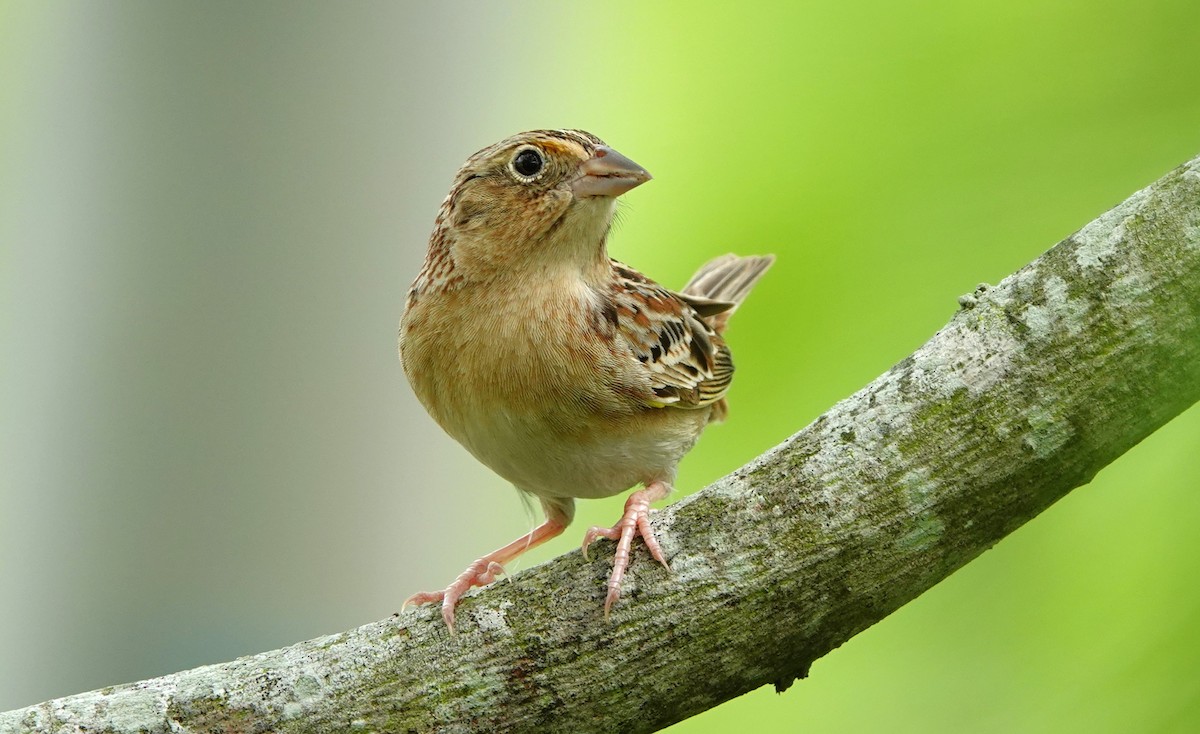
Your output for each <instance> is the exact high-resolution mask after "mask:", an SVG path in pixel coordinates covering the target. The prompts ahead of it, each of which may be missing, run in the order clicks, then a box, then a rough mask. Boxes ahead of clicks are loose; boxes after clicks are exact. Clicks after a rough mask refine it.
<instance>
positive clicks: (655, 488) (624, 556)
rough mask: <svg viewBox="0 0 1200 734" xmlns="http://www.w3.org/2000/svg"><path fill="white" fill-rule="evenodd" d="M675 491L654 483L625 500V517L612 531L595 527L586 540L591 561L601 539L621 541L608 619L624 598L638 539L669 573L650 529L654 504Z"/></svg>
mask: <svg viewBox="0 0 1200 734" xmlns="http://www.w3.org/2000/svg"><path fill="white" fill-rule="evenodd" d="M670 491H671V488H670V487H668V486H667V485H666V483H664V482H651V483H650V484H648V485H646V488H645V489H642V490H638V491H637V492H634V493H633V494H631V495H629V499H627V500H625V514H624V515H622V516H621V519H620V520H619V521H618V522H617V524H616V525H614V526H612V527H611V528H602V527H600V526H598V525H597V526H594V527H592V528H590V529H589V530H588V531H587V533H585V534H584V536H583V557H584V558H587V551H588V546H589V545H591V544H592V543H593V542H595V540H596V539H597V538H608V539H609V540H615V541H617V552H616V553H615V554H614V555H613V569H612V574H611V575H609V577H608V595H607V596H605V598H604V618H605V619H607V618H608V613H609V611H610V610H611V609H612V605H613V604H615V603H616V602H617V599H619V598H620V597H621V580H622V579H623V578H625V569H626V568H628V567H629V554H630V550H631V549H632V548H633V538H634V536H637V535H640V536H641V538H642V540H643V541H645V543H646V549H647V550H649V551H650V555H651V556H654V560H656V561H658V562H659V563H661V564H662V565H663V566H664V567H665V568H666V569H667V570H668V571H669V570H670V569H671V567H670V566H668V565H667V559H666V558H664V557H663V552H662V547H661V546H659V544H658V539H657V538H655V537H654V529H653V528H651V527H650V503H651V502H656V501H658V500H660V499H662V498H663V497H666V496H667V494H668V493H669V492H670Z"/></svg>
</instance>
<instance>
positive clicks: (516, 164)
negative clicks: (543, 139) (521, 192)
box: [509, 146, 546, 181]
mask: <svg viewBox="0 0 1200 734" xmlns="http://www.w3.org/2000/svg"><path fill="white" fill-rule="evenodd" d="M509 165H510V166H512V169H513V172H514V173H516V174H517V176H518V177H520V178H521V179H522V180H524V181H532V180H533V179H534V177H536V176H537V175H538V174H539V173H541V172H542V168H544V167H545V165H546V161H545V160H544V159H543V158H542V154H541V152H540V151H539V150H538V149H537V148H534V147H533V146H529V147H525V148H521V149H520V150H518V151H517V154H516V155H514V156H513V158H512V161H511V162H510V163H509Z"/></svg>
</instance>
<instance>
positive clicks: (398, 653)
mask: <svg viewBox="0 0 1200 734" xmlns="http://www.w3.org/2000/svg"><path fill="white" fill-rule="evenodd" d="M1197 399H1200V158H1197V159H1193V160H1192V161H1190V162H1189V163H1187V164H1185V165H1184V166H1181V167H1179V168H1178V169H1176V170H1174V171H1172V172H1171V173H1170V174H1168V175H1167V176H1165V177H1164V178H1162V179H1161V180H1159V181H1158V182H1156V183H1154V184H1153V185H1151V186H1150V187H1148V188H1146V189H1144V190H1142V191H1140V192H1138V193H1136V194H1134V195H1133V196H1132V197H1130V198H1129V199H1128V200H1126V201H1125V202H1124V203H1122V204H1120V205H1119V206H1118V207H1116V208H1115V209H1113V210H1111V211H1109V212H1108V213H1106V214H1104V215H1103V216H1101V217H1100V218H1099V219H1097V220H1095V221H1093V222H1092V223H1090V224H1088V225H1087V226H1086V227H1084V228H1083V229H1082V230H1080V231H1079V232H1077V233H1076V234H1074V235H1072V236H1071V237H1069V238H1067V239H1066V240H1064V241H1063V242H1061V243H1059V244H1058V245H1057V246H1056V247H1054V248H1053V249H1051V250H1050V251H1049V252H1047V253H1046V254H1044V255H1043V256H1042V257H1040V258H1038V259H1037V260H1035V261H1034V262H1032V263H1030V264H1029V265H1027V266H1025V267H1024V268H1022V269H1021V270H1019V271H1018V272H1016V273H1014V274H1013V275H1011V276H1009V277H1008V278H1005V279H1004V281H1003V282H1001V283H1000V284H999V285H997V286H995V287H988V286H980V287H979V288H978V289H977V290H976V291H975V292H974V293H973V294H970V295H966V296H963V297H961V298H960V299H959V310H958V311H957V313H955V315H954V316H953V318H951V320H950V322H949V323H948V324H947V325H946V326H945V328H943V329H942V330H941V331H939V332H938V333H937V334H936V335H935V336H934V337H933V338H932V339H930V340H929V342H927V343H926V344H925V345H924V346H922V347H921V348H920V349H918V350H917V351H916V352H915V353H913V354H912V355H911V356H909V357H908V358H906V359H904V360H903V361H902V362H900V363H899V364H897V365H896V366H895V367H893V368H892V369H890V370H889V371H888V372H887V373H885V374H884V375H882V376H881V377H879V378H878V379H876V380H875V381H874V382H872V383H871V384H869V385H867V386H866V387H865V388H863V389H862V390H860V391H859V392H858V393H856V394H855V395H853V396H851V397H849V398H847V399H846V400H843V401H842V402H840V403H838V404H837V405H835V406H834V407H833V408H831V409H830V410H829V411H828V412H827V413H825V414H824V415H822V416H821V417H820V418H818V419H817V420H816V421H815V422H813V423H812V424H811V425H810V426H808V427H807V428H805V429H804V430H802V431H800V432H799V433H797V434H796V435H794V436H792V437H791V438H789V439H788V440H787V441H785V442H783V443H782V444H780V445H779V446H777V447H775V448H774V449H772V450H771V451H769V452H767V453H766V454H764V455H763V456H761V457H759V458H758V459H756V460H755V461H753V462H751V463H750V464H748V465H747V466H745V467H743V468H741V469H739V470H738V471H736V472H734V473H733V474H732V475H730V476H728V477H725V478H724V479H721V480H720V481H718V482H716V483H715V484H713V485H712V486H710V487H708V488H706V489H705V490H703V491H701V492H699V493H697V494H695V495H693V496H691V497H688V498H686V499H684V500H682V501H680V502H677V503H675V504H674V505H672V506H670V507H668V508H667V509H665V510H663V511H661V512H659V513H657V514H656V515H655V519H654V525H655V527H656V530H657V533H658V536H659V538H661V540H662V544H663V548H664V550H665V551H666V553H667V555H668V558H669V560H670V562H671V567H672V572H670V573H668V572H667V571H665V570H664V569H662V568H661V567H659V566H658V565H656V564H655V563H653V562H651V561H650V559H649V557H648V555H647V554H646V553H645V550H644V548H641V547H640V546H639V547H638V549H637V551H636V553H635V558H634V564H633V566H632V568H631V572H630V575H629V577H628V579H627V583H626V588H625V594H624V596H623V597H622V599H621V601H620V602H619V603H618V605H617V606H616V608H615V609H614V613H613V615H612V619H611V621H610V622H608V623H606V622H605V621H604V619H603V617H602V613H601V605H602V600H603V596H604V591H605V588H604V583H605V580H606V578H607V576H608V571H609V563H610V559H609V558H608V555H609V554H606V553H603V552H601V553H597V554H596V556H595V557H594V559H593V561H592V562H590V563H588V562H585V561H584V560H583V558H582V557H581V556H580V554H579V553H578V552H575V553H569V554H567V555H565V556H562V557H560V558H557V559H555V560H553V561H551V562H549V563H546V564H544V565H542V566H538V567H536V568H532V569H529V570H528V571H526V572H524V573H521V574H519V575H518V576H517V577H516V579H515V583H502V584H497V585H495V586H493V587H491V588H488V589H486V590H484V591H482V592H479V593H476V594H474V595H471V596H469V597H468V598H466V599H465V600H464V601H463V603H462V605H461V607H460V609H459V614H458V620H459V622H458V624H459V627H458V633H457V634H456V635H453V636H451V635H450V634H449V633H448V632H447V630H446V629H445V627H444V625H443V624H442V623H441V619H440V617H439V616H438V610H437V609H435V608H433V607H423V608H418V609H414V610H410V611H408V612H407V613H405V614H403V615H401V616H398V617H393V618H391V619H388V620H385V621H382V622H378V623H375V624H370V625H367V626H365V627H361V628H359V629H355V630H351V631H349V632H345V633H342V634H340V635H335V636H332V637H325V638H321V639H316V640H310V641H308V642H301V643H299V644H296V645H293V646H291V647H287V648H284V649H281V650H274V651H271V652H266V653H262V654H260V655H254V656H251V657H246V658H241V659H239V660H235V661H233V662H229V663H222V664H219V665H210V666H206V667H203V668H197V669H194V670H189V671H185V672H182V673H176V674H173V675H167V676H164V677H162V678H156V679H153V680H147V681H142V682H140V683H133V684H128V685H123V686H118V687H114V688H107V689H103V690H100V691H94V692H91V693H84V694H80V695H76V696H68V697H66V698H61V699H57V700H54V701H49V702H47V703H43V704H39V705H36V706H31V707H29V708H26V709H22V710H18V711H11V712H8V713H5V714H0V732H11V731H21V732H26V731H32V732H60V731H88V732H135V731H143V732H168V731H175V732H178V731H189V732H201V731H204V732H208V731H237V732H266V731H278V732H317V731H363V732H372V731H375V732H407V731H430V730H442V731H453V732H471V731H523V730H538V731H545V732H559V731H561V732H577V731H594V730H607V731H629V732H635V731H652V730H655V729H658V728H661V727H663V726H666V725H668V724H671V723H673V722H676V721H679V720H681V719H684V718H686V717H688V716H691V715H692V714H695V713H698V712H701V711H704V710H705V709H708V708H710V707H712V706H716V705H718V704H720V703H721V702H722V701H726V700H728V699H730V698H733V697H734V696H738V695H740V694H742V693H745V692H747V691H750V690H752V689H754V688H757V687H758V686H761V685H763V684H767V683H774V684H775V685H776V686H777V687H778V688H780V689H783V688H786V687H788V686H789V685H791V683H792V681H793V680H794V679H795V678H798V677H804V675H805V674H806V672H807V671H808V669H809V665H810V664H811V663H812V661H813V660H815V659H817V658H818V657H820V656H822V655H824V654H825V653H827V652H829V651H830V650H832V649H834V648H836V647H837V646H838V645H840V644H842V643H843V642H845V641H846V640H847V639H849V638H850V637H851V636H852V635H854V634H856V633H857V632H860V631H862V630H863V629H866V628H867V627H868V626H870V625H872V624H874V623H875V622H877V621H879V620H880V619H882V618H883V617H884V616H886V615H887V614H889V613H890V612H892V611H894V610H895V609H897V608H898V607H900V606H901V605H903V604H904V603H905V602H907V601H909V600H910V599H912V598H914V597H915V596H917V595H918V594H920V593H921V592H923V591H924V590H926V589H928V588H929V587H931V586H932V585H934V584H935V583H937V582H938V581H940V580H941V579H943V578H945V577H946V576H947V575H949V574H950V573H951V572H953V571H954V570H955V569H957V568H958V567H960V566H962V565H963V564H964V563H966V562H967V561H969V560H971V559H972V558H974V557H975V556H977V555H979V554H980V553H981V552H982V551H984V550H986V549H987V548H989V547H991V546H992V545H993V544H995V543H996V541H998V540H999V539H1001V538H1003V537H1004V536H1005V535H1007V534H1008V533H1010V532H1012V531H1013V530H1015V529H1016V528H1018V527H1019V526H1021V525H1022V524H1023V523H1025V522H1026V521H1028V520H1029V519H1030V518H1032V517H1034V516H1035V515H1037V514H1038V513H1039V512H1041V511H1042V510H1044V509H1046V507H1048V506H1049V505H1050V504H1051V503H1053V502H1054V501H1055V500H1057V499H1058V498H1060V497H1062V496H1063V495H1064V494H1066V493H1067V492H1069V491H1070V490H1071V489H1073V488H1074V487H1078V486H1080V485H1081V484H1084V483H1086V482H1087V481H1088V480H1089V479H1090V478H1091V477H1092V476H1093V475H1094V474H1095V473H1096V472H1097V471H1099V470H1100V469H1101V468H1102V467H1104V466H1105V465H1106V464H1108V463H1109V462H1111V461H1112V460H1113V459H1115V458H1116V457H1118V456H1120V455H1121V454H1122V453H1123V452H1125V451H1126V450H1128V449H1129V448H1130V447H1132V446H1133V445H1134V444H1136V443H1137V442H1138V441H1140V440H1142V439H1143V438H1145V437H1146V436H1147V435H1149V434H1150V433H1151V432H1153V431H1154V430H1155V429H1157V428H1158V427H1159V426H1161V425H1163V424H1164V423H1166V422H1167V421H1169V420H1170V419H1171V418H1172V417H1174V416H1175V415H1177V414H1178V413H1180V412H1181V411H1183V410H1184V409H1185V408H1187V407H1188V406H1190V405H1191V404H1193V403H1194V402H1195V401H1196V400H1197ZM605 547H606V546H605V544H604V543H603V542H602V543H600V544H598V545H597V546H596V550H601V549H602V548H605Z"/></svg>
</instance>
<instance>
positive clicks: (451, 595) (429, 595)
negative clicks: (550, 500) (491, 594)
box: [400, 513, 569, 634]
mask: <svg viewBox="0 0 1200 734" xmlns="http://www.w3.org/2000/svg"><path fill="white" fill-rule="evenodd" d="M568 522H569V519H568V518H567V517H566V516H565V515H562V514H560V513H552V514H548V516H547V517H546V522H544V523H542V524H541V525H538V526H537V527H536V528H534V529H533V530H532V531H530V532H528V533H526V534H525V535H522V536H521V537H520V538H517V539H516V540H514V541H513V542H511V543H509V544H508V545H506V546H504V547H503V548H498V549H496V550H494V551H492V552H491V553H488V554H487V555H486V556H484V557H483V558H480V559H478V560H476V561H475V562H474V563H472V564H471V565H470V566H467V570H465V571H463V572H462V573H461V574H459V575H458V578H456V579H455V580H454V583H452V584H450V585H449V586H447V587H446V588H445V589H443V590H441V591H420V592H417V593H416V594H413V595H412V596H410V597H408V599H406V600H405V602H404V605H403V606H401V607H400V609H401V611H403V610H404V607H406V606H408V605H409V604H426V603H428V602H431V601H440V602H441V603H442V619H444V620H446V626H447V627H448V628H449V629H450V632H451V633H452V634H453V632H454V607H456V606H457V605H458V600H459V598H460V597H461V596H462V595H463V594H465V593H467V592H468V591H470V590H471V587H473V586H486V585H488V584H490V583H492V582H493V581H495V580H496V576H497V574H501V573H504V564H505V563H508V562H509V561H511V560H512V559H514V558H516V557H517V556H519V555H521V554H522V553H524V552H525V551H527V550H529V549H531V548H534V547H535V546H539V545H541V544H542V543H545V542H546V541H547V540H550V539H551V538H554V537H557V536H559V535H561V534H562V531H563V530H565V529H566V527H567V523H568Z"/></svg>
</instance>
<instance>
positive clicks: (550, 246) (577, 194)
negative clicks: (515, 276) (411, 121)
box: [431, 130, 650, 279]
mask: <svg viewBox="0 0 1200 734" xmlns="http://www.w3.org/2000/svg"><path fill="white" fill-rule="evenodd" d="M649 180H650V174H649V173H647V172H646V170H645V169H643V168H642V167H641V166H639V165H638V164H636V163H634V162H633V161H631V160H629V159H628V158H626V157H625V156H623V155H621V154H620V153H618V152H617V151H615V150H613V149H612V148H609V147H608V146H606V145H605V144H604V141H603V140H601V139H600V138H597V137H596V136H595V135H592V134H591V133H587V132H584V131H582V130H534V131H531V132H526V133H521V134H519V135H514V136H512V137H510V138H507V139H505V140H502V141H500V142H499V143H496V144H495V145H491V146H488V147H487V148H484V149H483V150H481V151H479V152H478V153H476V154H475V155H473V156H471V157H470V158H469V159H468V160H467V162H466V163H465V164H464V165H463V167H462V169H461V170H460V171H459V172H458V175H457V177H456V178H455V181H454V186H453V187H452V189H451V191H450V194H449V196H447V197H446V200H445V202H444V203H443V205H442V212H441V214H440V215H439V218H438V226H437V228H436V229H435V231H434V235H433V239H432V241H431V243H432V244H433V245H434V246H437V244H438V243H439V241H441V242H443V243H444V245H445V246H446V247H448V250H449V253H448V254H449V255H450V257H451V258H452V259H453V263H454V269H455V271H456V272H457V273H458V274H460V275H462V276H464V277H465V278H467V279H490V278H491V277H492V276H495V275H497V274H501V273H511V272H513V271H528V270H531V269H532V270H540V269H545V268H563V267H566V268H575V267H578V268H579V269H580V271H581V272H584V271H586V270H587V269H589V268H592V267H595V266H596V265H597V264H599V263H605V264H606V263H607V257H608V254H607V251H606V249H605V240H606V238H607V235H608V229H609V227H610V225H611V224H612V218H613V213H614V211H615V209H616V197H618V196H620V195H621V194H623V193H625V192H626V191H629V190H630V189H632V188H634V187H635V186H638V185H639V184H641V183H644V182H646V181H649Z"/></svg>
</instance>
